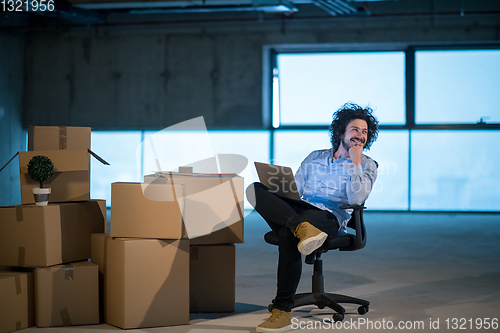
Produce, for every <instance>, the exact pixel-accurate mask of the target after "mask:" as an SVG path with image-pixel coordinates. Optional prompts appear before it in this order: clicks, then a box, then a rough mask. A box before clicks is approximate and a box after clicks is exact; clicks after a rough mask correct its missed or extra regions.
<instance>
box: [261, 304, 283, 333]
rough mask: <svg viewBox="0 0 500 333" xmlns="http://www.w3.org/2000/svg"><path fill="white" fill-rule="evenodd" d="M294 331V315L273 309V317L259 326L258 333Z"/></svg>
mask: <svg viewBox="0 0 500 333" xmlns="http://www.w3.org/2000/svg"><path fill="white" fill-rule="evenodd" d="M291 329H292V313H291V312H286V311H282V310H278V309H273V311H272V314H271V317H269V319H267V320H266V321H265V322H263V323H262V324H260V325H259V326H257V329H256V330H255V331H256V332H273V333H280V332H286V331H289V330H291Z"/></svg>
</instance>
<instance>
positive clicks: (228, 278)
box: [189, 244, 235, 312]
mask: <svg viewBox="0 0 500 333" xmlns="http://www.w3.org/2000/svg"><path fill="white" fill-rule="evenodd" d="M189 293H190V302H189V309H190V310H189V311H190V312H234V304H235V247H234V244H224V245H191V247H190V260H189Z"/></svg>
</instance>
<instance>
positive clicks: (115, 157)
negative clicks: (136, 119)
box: [90, 131, 142, 207]
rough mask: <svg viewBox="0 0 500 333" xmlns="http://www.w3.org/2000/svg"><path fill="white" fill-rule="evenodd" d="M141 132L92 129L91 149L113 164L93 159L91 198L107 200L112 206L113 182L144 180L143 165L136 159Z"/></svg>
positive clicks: (107, 203) (108, 204)
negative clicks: (142, 175) (105, 163)
mask: <svg viewBox="0 0 500 333" xmlns="http://www.w3.org/2000/svg"><path fill="white" fill-rule="evenodd" d="M141 137H142V132H141V131H132V132H115V131H113V132H111V131H92V134H91V150H92V151H93V152H95V153H96V154H97V155H99V156H101V157H102V158H103V159H104V160H105V161H107V162H108V163H109V164H110V165H104V164H102V163H101V162H99V161H97V160H95V159H94V158H91V159H90V160H91V198H95V199H106V205H107V206H108V207H109V206H110V205H111V183H113V182H118V181H120V182H138V181H140V180H141V164H140V163H139V164H138V160H137V158H136V150H137V147H140V145H141Z"/></svg>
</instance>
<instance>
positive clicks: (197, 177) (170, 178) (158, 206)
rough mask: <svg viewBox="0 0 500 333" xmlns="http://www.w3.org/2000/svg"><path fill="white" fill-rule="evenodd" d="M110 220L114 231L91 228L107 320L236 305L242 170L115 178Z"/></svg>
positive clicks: (163, 320)
mask: <svg viewBox="0 0 500 333" xmlns="http://www.w3.org/2000/svg"><path fill="white" fill-rule="evenodd" d="M183 171H186V170H183ZM110 223H111V224H110V225H111V226H110V234H109V235H108V234H96V235H92V262H94V263H97V264H98V265H99V269H100V272H101V285H102V286H103V288H102V289H103V290H102V291H101V295H102V299H101V305H102V309H103V311H102V313H101V315H102V316H103V319H104V321H105V322H106V323H108V324H111V325H114V326H118V327H121V328H145V327H161V326H171V325H184V324H189V313H190V312H233V311H234V306H235V246H234V243H242V242H243V178H241V177H238V176H236V175H234V174H211V175H207V174H193V173H191V172H189V173H173V172H171V173H167V174H162V175H151V176H147V177H145V181H144V183H113V184H112V186H111V221H110Z"/></svg>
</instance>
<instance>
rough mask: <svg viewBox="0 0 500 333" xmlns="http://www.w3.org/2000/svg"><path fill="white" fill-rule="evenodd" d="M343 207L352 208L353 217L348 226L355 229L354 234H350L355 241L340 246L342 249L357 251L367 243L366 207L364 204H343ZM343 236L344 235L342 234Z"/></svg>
mask: <svg viewBox="0 0 500 333" xmlns="http://www.w3.org/2000/svg"><path fill="white" fill-rule="evenodd" d="M340 208H342V209H352V210H353V212H352V213H351V219H350V220H349V222H348V223H347V227H348V228H351V229H354V230H355V234H354V235H348V236H349V237H352V238H353V242H352V244H351V245H350V246H348V247H340V248H339V250H340V251H356V250H360V249H362V248H364V247H365V245H366V228H365V223H364V220H363V210H364V209H365V208H366V207H364V206H363V205H342V206H341V207H340ZM341 237H342V236H341Z"/></svg>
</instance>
